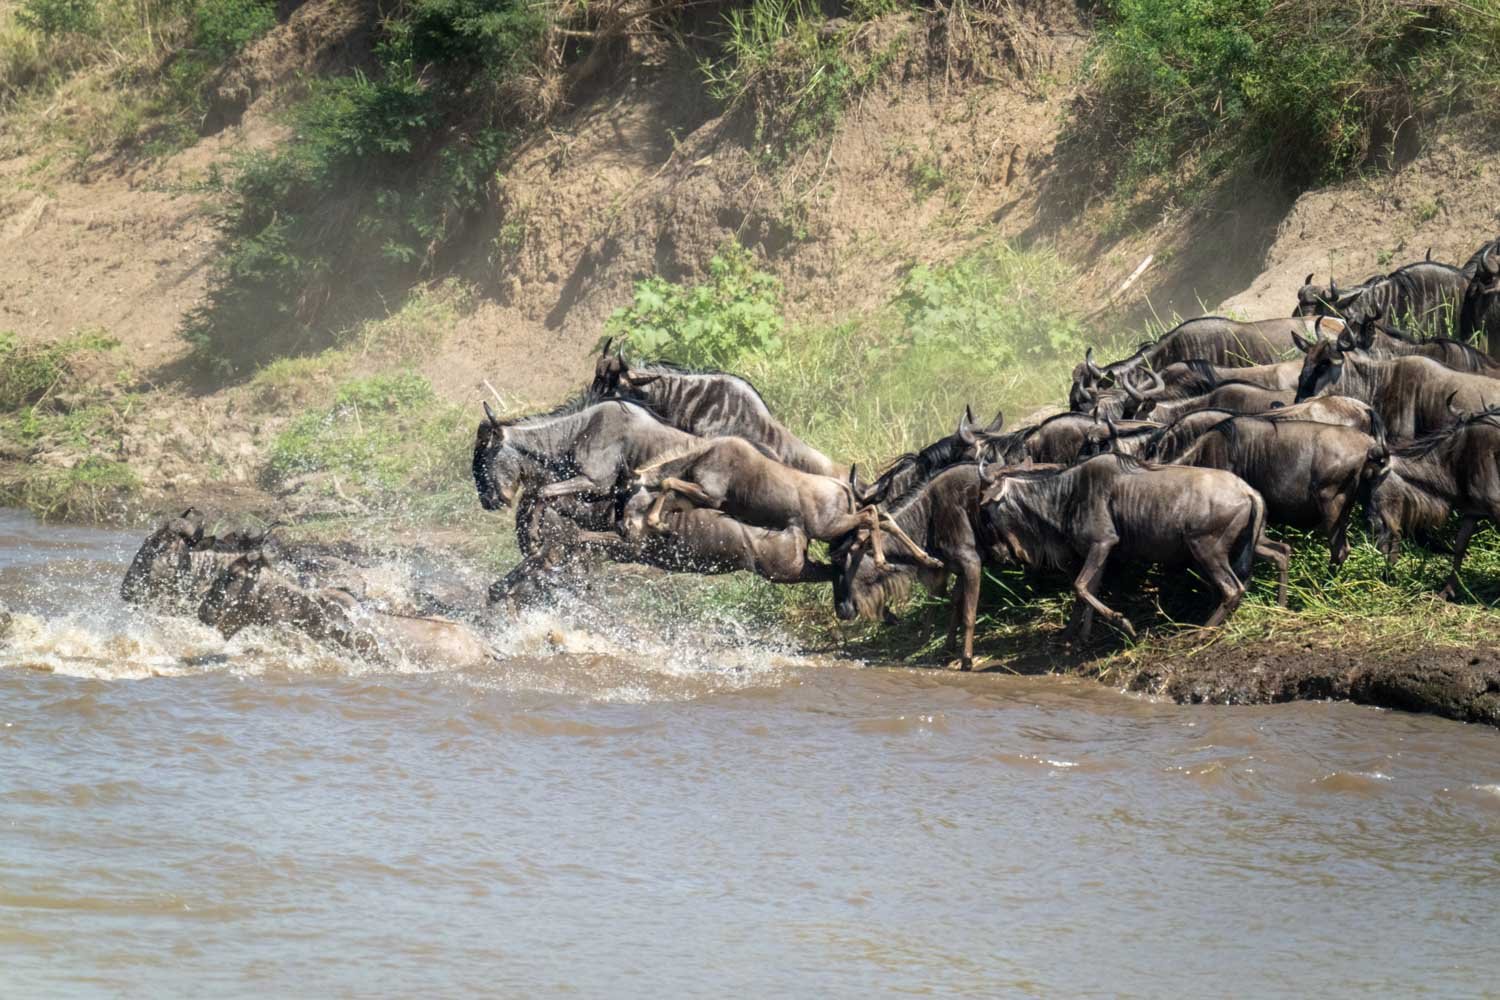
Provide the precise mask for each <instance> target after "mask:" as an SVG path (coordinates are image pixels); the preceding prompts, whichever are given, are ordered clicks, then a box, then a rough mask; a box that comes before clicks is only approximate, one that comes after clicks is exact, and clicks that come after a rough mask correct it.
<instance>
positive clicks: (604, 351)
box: [599, 337, 615, 357]
mask: <svg viewBox="0 0 1500 1000" xmlns="http://www.w3.org/2000/svg"><path fill="white" fill-rule="evenodd" d="M614 342H615V338H614V337H605V338H604V346H603V347H601V348H599V354H600V356H601V357H602V356H605V355H608V354H609V345H611V344H613V343H614Z"/></svg>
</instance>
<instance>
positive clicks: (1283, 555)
mask: <svg viewBox="0 0 1500 1000" xmlns="http://www.w3.org/2000/svg"><path fill="white" fill-rule="evenodd" d="M1255 558H1257V559H1269V560H1271V562H1273V563H1275V564H1276V568H1277V570H1278V571H1279V573H1280V577H1281V578H1280V581H1279V583H1278V585H1277V588H1276V603H1277V604H1278V605H1279V606H1281V607H1283V608H1284V607H1286V587H1287V574H1288V572H1289V570H1290V568H1291V565H1292V547H1291V546H1290V545H1288V544H1286V543H1285V542H1272V541H1267V540H1266V539H1265V538H1261V540H1260V541H1258V542H1256V543H1255Z"/></svg>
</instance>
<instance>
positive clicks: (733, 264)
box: [606, 243, 783, 368]
mask: <svg viewBox="0 0 1500 1000" xmlns="http://www.w3.org/2000/svg"><path fill="white" fill-rule="evenodd" d="M780 300H781V282H779V281H777V280H776V279H775V278H774V277H772V276H771V275H769V274H766V273H764V272H762V271H758V270H756V269H755V261H754V258H753V257H751V255H750V252H749V251H748V250H746V249H744V248H743V247H741V246H740V245H739V244H737V243H731V244H729V245H727V246H725V247H724V248H723V249H722V250H720V251H719V253H718V254H717V255H716V256H715V257H714V258H713V260H711V261H709V264H708V280H707V281H706V282H703V283H702V284H698V285H693V286H691V287H684V286H682V285H679V284H676V283H674V282H670V281H667V280H666V279H664V278H659V277H652V278H647V279H646V280H645V281H642V282H638V283H637V284H636V286H635V299H634V301H632V303H631V304H630V305H629V306H628V307H626V308H623V309H620V310H618V311H617V312H616V313H615V314H614V315H613V316H611V317H610V318H609V321H608V323H607V324H606V328H607V329H608V330H609V331H610V332H611V333H612V335H614V336H615V337H617V338H618V339H619V340H621V341H622V342H623V343H625V344H628V345H630V347H632V348H633V349H634V350H635V351H636V352H637V353H639V354H644V355H646V356H648V357H655V358H668V359H670V360H672V361H676V362H678V363H680V364H684V365H693V366H698V367H710V368H728V367H730V366H731V365H733V364H734V363H735V362H736V361H737V360H739V359H740V358H741V357H744V356H745V355H748V354H761V355H765V354H774V353H775V352H776V351H778V350H779V349H780V347H781V340H780V334H781V329H782V325H783V321H782V318H781V301H780Z"/></svg>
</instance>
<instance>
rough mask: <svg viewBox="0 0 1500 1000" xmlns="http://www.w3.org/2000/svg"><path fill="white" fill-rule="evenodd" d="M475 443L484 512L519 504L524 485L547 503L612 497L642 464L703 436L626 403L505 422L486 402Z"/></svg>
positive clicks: (571, 406) (581, 403) (574, 406)
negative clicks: (587, 496) (572, 497)
mask: <svg viewBox="0 0 1500 1000" xmlns="http://www.w3.org/2000/svg"><path fill="white" fill-rule="evenodd" d="M484 414H485V419H484V420H483V421H481V422H480V424H479V430H478V432H477V434H476V437H475V442H474V464H473V472H474V488H475V489H476V490H477V491H478V492H479V503H480V505H481V506H483V507H484V509H485V510H498V509H500V508H501V507H506V506H509V505H510V504H512V503H514V502H515V500H516V497H517V496H518V495H519V494H520V493H521V491H522V489H523V487H524V488H526V489H529V490H534V491H535V493H536V497H537V499H538V500H542V501H547V500H553V499H556V498H558V497H563V496H569V495H573V494H579V493H582V494H590V495H594V496H608V495H612V494H614V493H615V492H616V491H617V490H618V489H619V488H620V487H621V485H622V484H623V483H624V481H625V479H626V478H627V477H628V476H629V475H630V473H631V471H632V470H634V469H635V468H636V467H637V466H640V465H644V464H646V463H647V462H650V461H653V460H654V459H656V458H657V457H659V456H661V455H663V454H666V453H668V452H673V451H681V450H683V449H686V448H690V447H692V446H694V445H695V444H698V443H701V441H702V439H701V438H698V437H696V436H694V435H692V434H689V433H687V432H686V431H681V430H678V429H677V428H675V427H671V426H669V425H667V424H664V423H662V422H661V421H660V420H658V419H657V418H656V417H655V416H654V415H653V414H652V413H651V412H650V411H649V410H647V409H645V408H643V407H641V406H639V405H637V404H635V403H630V402H626V401H623V400H605V401H603V402H598V401H595V400H593V399H592V398H591V397H588V396H584V397H581V398H580V399H578V400H575V401H573V402H571V403H567V404H564V405H563V406H561V407H559V408H558V409H556V410H553V411H551V412H550V413H543V414H539V415H537V416H532V417H522V418H520V419H519V420H511V421H505V422H501V420H500V419H499V418H498V417H496V416H495V414H494V412H493V411H492V410H491V409H490V407H489V404H488V403H486V404H484Z"/></svg>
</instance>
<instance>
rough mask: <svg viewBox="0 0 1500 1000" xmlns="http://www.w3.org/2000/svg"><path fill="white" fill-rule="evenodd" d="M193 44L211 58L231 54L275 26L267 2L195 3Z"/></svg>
mask: <svg viewBox="0 0 1500 1000" xmlns="http://www.w3.org/2000/svg"><path fill="white" fill-rule="evenodd" d="M194 21H195V22H196V24H195V26H194V42H195V44H196V45H197V47H198V48H199V49H202V50H203V51H204V52H205V53H207V54H208V55H209V56H210V57H211V58H213V59H217V60H222V59H226V58H228V57H229V56H232V55H234V54H235V53H236V52H238V51H240V49H243V48H244V47H245V46H246V45H249V44H250V43H251V42H253V41H255V39H257V38H259V37H260V36H261V35H264V34H265V33H266V32H268V31H270V30H271V29H272V28H274V27H275V26H276V5H275V4H274V3H271V2H270V0H197V9H196V11H195V13H194Z"/></svg>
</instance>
